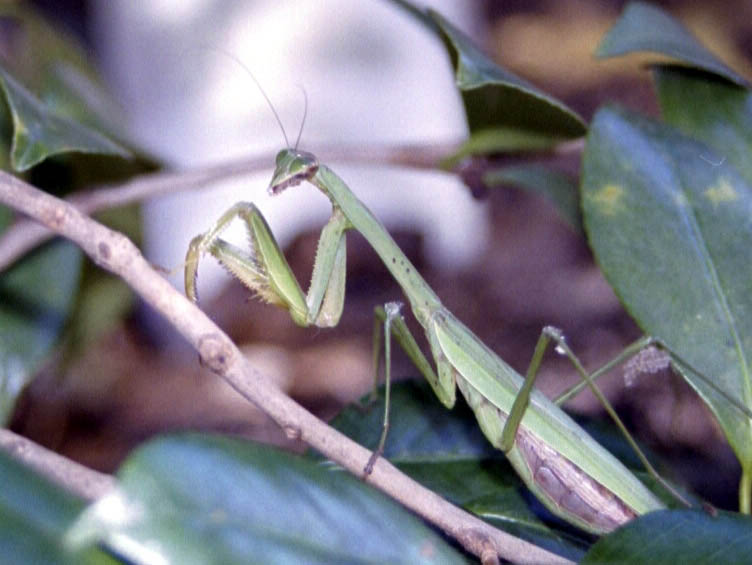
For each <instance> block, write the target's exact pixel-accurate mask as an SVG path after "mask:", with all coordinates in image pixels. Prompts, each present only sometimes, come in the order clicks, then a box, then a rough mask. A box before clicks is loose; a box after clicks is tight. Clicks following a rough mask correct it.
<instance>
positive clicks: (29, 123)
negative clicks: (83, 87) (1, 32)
mask: <svg viewBox="0 0 752 565" xmlns="http://www.w3.org/2000/svg"><path fill="white" fill-rule="evenodd" d="M0 88H2V90H3V93H4V94H5V98H6V101H7V103H8V108H9V109H10V112H11V115H12V117H13V144H12V148H11V166H12V168H13V170H15V171H19V172H20V171H25V170H27V169H29V168H31V167H33V166H34V165H36V164H38V163H40V162H42V161H44V160H45V159H46V158H48V157H50V156H51V155H56V154H60V153H67V152H71V151H76V152H81V153H97V154H103V155H117V156H120V157H126V158H127V157H130V156H131V154H130V152H129V151H128V150H127V149H126V148H125V147H123V146H122V145H120V144H119V143H116V142H114V141H112V140H111V139H109V138H108V137H106V136H105V135H104V134H101V133H99V132H98V131H95V130H93V129H91V128H88V127H86V126H84V125H82V124H80V123H78V122H75V121H73V120H71V119H68V118H67V117H65V116H62V115H59V114H57V113H55V112H54V111H53V110H51V109H50V108H49V107H48V106H47V105H46V104H45V103H44V102H42V101H41V100H39V99H38V98H37V97H36V96H34V94H32V93H31V92H29V91H28V90H27V89H26V88H25V87H24V86H23V85H21V83H19V82H18V81H16V80H15V79H14V78H13V77H12V76H11V75H10V73H8V72H7V71H6V70H5V69H4V68H2V67H0Z"/></svg>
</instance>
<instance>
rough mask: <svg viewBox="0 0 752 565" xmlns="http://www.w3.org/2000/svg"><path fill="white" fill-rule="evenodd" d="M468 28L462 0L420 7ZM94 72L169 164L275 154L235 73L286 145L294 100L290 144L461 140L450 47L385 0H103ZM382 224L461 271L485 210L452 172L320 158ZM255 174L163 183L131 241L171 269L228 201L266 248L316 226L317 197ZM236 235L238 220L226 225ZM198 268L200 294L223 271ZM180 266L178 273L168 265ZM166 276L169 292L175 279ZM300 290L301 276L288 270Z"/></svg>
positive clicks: (269, 129)
mask: <svg viewBox="0 0 752 565" xmlns="http://www.w3.org/2000/svg"><path fill="white" fill-rule="evenodd" d="M427 3H428V4H430V5H432V6H433V7H435V8H436V9H437V10H439V11H441V12H442V13H443V14H444V15H445V16H447V17H448V18H449V19H450V20H451V21H453V22H455V23H457V24H458V25H459V26H460V27H464V28H465V29H467V28H468V27H472V26H471V25H470V24H469V22H470V20H471V18H472V15H473V14H471V13H468V10H469V9H470V8H472V7H473V3H467V2H462V1H458V0H444V1H440V0H436V1H434V2H427ZM92 7H93V9H94V10H95V11H96V14H95V20H96V21H95V24H96V25H95V28H96V29H97V30H99V32H100V33H101V37H99V38H98V42H99V44H100V45H99V47H100V52H102V53H103V61H102V62H103V65H104V68H105V72H106V73H108V74H109V75H110V76H109V78H110V79H111V81H112V82H113V83H114V85H115V90H116V92H117V93H118V94H120V95H121V97H122V98H121V102H122V103H123V105H124V106H125V108H126V111H127V112H128V113H129V115H130V117H131V119H132V124H133V137H134V138H135V139H137V140H139V141H140V142H141V143H142V144H143V145H144V146H145V147H147V148H148V149H150V150H151V151H153V152H154V153H155V154H156V155H158V156H160V157H161V158H163V159H164V160H165V161H167V162H168V163H171V164H172V165H174V166H175V167H178V168H188V167H191V168H193V167H200V166H202V165H205V164H208V163H216V162H219V161H222V160H226V159H229V158H239V157H242V156H244V155H254V154H258V153H259V152H262V151H270V150H277V149H281V148H282V147H283V144H284V140H283V136H282V133H281V132H280V131H279V127H278V125H277V123H276V121H275V120H274V117H273V115H272V113H271V111H270V110H269V108H268V107H267V105H266V102H265V101H264V99H263V97H262V95H261V94H260V93H259V92H258V90H257V88H256V86H255V85H254V83H253V81H252V80H251V79H250V77H249V76H248V75H247V73H246V72H245V71H244V70H243V69H242V68H241V67H240V66H239V65H238V64H237V63H236V62H234V61H232V60H231V58H230V57H228V56H226V55H223V54H222V53H219V52H218V50H222V51H226V52H229V53H231V54H232V55H234V56H235V57H237V58H238V59H240V60H241V61H242V62H243V63H244V64H245V65H246V66H247V67H248V68H250V69H251V70H252V71H253V73H254V75H255V76H256V78H257V79H258V80H259V82H260V83H261V84H262V85H263V86H264V89H265V91H266V92H267V93H268V95H269V98H270V99H271V100H272V102H273V103H274V105H275V107H276V109H277V112H278V113H279V115H280V117H281V119H282V121H283V122H284V124H285V128H286V130H287V136H288V137H289V138H290V141H291V143H294V140H295V138H296V137H297V135H298V128H299V125H300V120H301V117H302V112H303V96H302V94H301V91H300V89H299V88H298V85H301V86H303V87H304V88H305V90H306V92H307V95H308V101H309V106H308V110H309V112H308V120H307V122H306V126H305V130H304V131H303V137H302V141H301V144H300V145H301V148H303V149H306V150H310V151H312V152H314V153H315V152H316V147H317V144H321V143H326V144H327V145H330V146H331V145H333V144H341V145H342V146H343V147H345V146H350V145H357V144H358V143H361V142H362V143H363V144H369V145H371V144H386V143H393V144H397V145H398V144H404V143H411V142H412V143H414V142H446V141H452V140H459V139H461V138H462V136H463V135H464V134H465V132H466V126H465V123H464V116H463V111H462V107H461V104H460V99H459V96H458V94H457V93H456V92H455V90H454V89H453V87H452V83H453V77H452V72H451V67H450V64H449V60H448V57H447V56H446V54H445V52H444V48H443V46H442V45H441V44H440V42H439V41H438V39H437V38H436V37H434V36H433V35H432V34H431V33H429V32H427V31H426V30H425V29H424V28H423V27H422V26H421V25H420V24H419V23H418V22H416V21H415V20H414V19H413V18H411V17H410V16H409V15H408V14H406V13H404V12H403V11H401V10H399V9H397V8H396V7H395V6H394V5H392V4H391V3H389V2H386V1H382V2H353V1H352V0H327V1H322V2H309V1H302V0H297V1H293V0H290V1H282V0H264V1H257V2H231V1H227V0H224V1H217V0H191V1H186V0H181V1H178V0H152V1H151V2H131V1H129V0H117V1H110V2H95V3H93V4H92ZM328 164H329V165H330V166H332V168H333V169H334V170H335V171H336V172H337V173H338V174H339V175H340V176H341V177H342V178H343V179H344V180H345V181H346V182H347V183H348V185H349V186H350V187H351V188H352V189H353V191H355V192H356V193H357V195H358V197H360V198H361V199H362V200H363V201H364V202H366V203H367V205H368V206H369V207H370V208H371V209H372V210H373V212H374V213H375V215H376V216H377V217H378V218H379V219H381V220H382V222H384V223H385V224H386V226H387V227H388V228H389V227H392V228H393V227H395V226H410V227H413V228H420V229H421V230H422V231H423V232H424V233H425V241H426V243H427V245H428V247H429V249H428V253H427V255H428V257H429V259H430V260H432V261H436V262H440V264H442V265H445V266H451V267H462V266H464V265H467V264H468V263H470V262H471V261H472V260H473V259H474V258H475V257H476V256H477V254H478V253H480V252H481V251H482V249H483V247H484V245H485V243H486V239H485V238H486V237H487V231H488V230H487V216H486V212H485V209H484V207H483V206H481V205H479V204H478V203H477V202H475V201H473V200H472V198H471V197H470V195H469V192H468V190H467V189H466V188H464V187H463V186H462V185H461V183H460V182H459V181H458V180H456V179H455V178H453V177H450V176H448V175H445V174H439V173H426V172H416V171H408V172H404V171H397V170H394V169H389V170H386V169H383V168H374V167H355V166H352V165H350V166H344V165H339V164H337V163H336V162H334V163H328ZM273 165H274V164H273V162H270V163H269V170H268V171H266V172H264V173H263V174H260V175H254V176H249V177H248V178H244V179H236V180H234V181H232V182H225V183H222V184H221V185H219V186H217V187H214V188H213V189H212V190H207V191H203V192H195V191H194V192H190V193H183V194H177V195H175V196H170V197H166V198H160V199H158V200H154V201H150V202H149V203H148V205H147V206H146V207H145V221H146V225H145V248H146V249H145V251H146V254H147V256H148V258H149V259H150V260H151V261H153V262H155V263H157V264H159V265H163V266H165V267H168V268H174V267H179V266H180V265H181V263H182V261H183V259H184V255H185V250H186V248H187V246H188V242H189V240H190V239H191V237H193V236H194V235H196V234H198V233H201V232H203V231H205V230H206V229H207V228H208V227H209V226H210V225H211V224H212V222H213V221H214V220H216V218H217V217H218V216H219V215H220V214H221V213H222V212H223V211H224V210H226V209H227V208H228V207H229V206H230V205H232V204H233V203H235V202H236V201H238V200H252V201H254V202H255V203H256V204H257V205H258V206H259V208H260V209H261V210H262V211H263V213H264V215H265V217H266V218H267V220H268V222H269V224H270V226H271V227H272V230H273V231H274V233H275V235H276V237H277V239H278V241H279V242H280V245H282V246H283V247H284V246H285V245H286V244H287V243H288V242H289V240H290V239H291V237H293V236H294V235H296V234H297V233H299V232H300V231H301V230H303V229H308V228H311V227H312V226H314V225H321V226H323V224H324V222H325V221H326V219H327V217H328V214H329V210H330V208H329V204H328V202H327V201H326V199H325V198H323V197H322V196H321V195H320V194H318V192H317V191H316V190H315V189H313V188H310V189H307V188H306V187H305V186H301V187H298V189H296V190H295V191H294V192H293V191H288V192H286V193H285V194H284V195H282V196H279V197H276V198H273V199H270V198H269V197H268V196H267V194H266V187H267V185H268V182H269V180H270V178H271V173H272V169H273ZM228 238H229V239H231V240H234V241H238V239H240V240H241V241H242V239H244V236H243V234H242V230H241V229H240V226H236V229H235V230H233V231H231V232H228ZM210 263H213V262H212V261H206V262H205V263H203V264H202V266H201V273H200V277H199V290H200V293H201V296H202V298H203V299H211V297H212V296H213V295H214V294H215V293H216V292H217V291H218V290H219V286H218V282H222V281H226V280H227V279H226V275H224V274H221V273H222V271H221V270H220V269H219V267H216V266H215V265H214V264H212V265H210ZM177 270H178V271H181V269H177ZM173 282H174V284H176V286H178V287H179V288H182V281H181V274H180V273H176V274H175V275H174V276H173ZM302 282H303V283H304V284H303V286H304V288H305V286H306V285H305V281H302Z"/></svg>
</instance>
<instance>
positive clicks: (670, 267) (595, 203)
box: [582, 108, 752, 469]
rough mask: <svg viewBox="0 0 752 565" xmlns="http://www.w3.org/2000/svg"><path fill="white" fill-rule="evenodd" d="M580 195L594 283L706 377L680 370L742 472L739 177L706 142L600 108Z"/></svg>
mask: <svg viewBox="0 0 752 565" xmlns="http://www.w3.org/2000/svg"><path fill="white" fill-rule="evenodd" d="M582 199H583V214H584V221H585V227H586V230H587V233H588V238H589V240H590V244H591V247H592V248H593V250H594V252H595V255H596V259H597V261H598V263H599V264H600V266H601V268H602V269H603V272H604V274H605V276H606V278H607V279H608V280H609V282H610V283H611V285H612V286H613V288H614V289H615V291H616V293H617V294H618V295H619V297H620V299H621V300H622V302H623V303H624V306H625V307H626V308H627V310H629V311H630V313H631V314H632V315H633V316H634V318H635V319H636V320H637V322H638V324H639V325H640V326H641V327H642V329H643V330H644V331H645V332H646V333H647V334H649V335H653V336H656V337H658V338H660V339H662V340H663V341H664V342H666V344H667V345H668V346H669V347H670V348H671V350H672V351H674V352H675V353H676V354H678V355H679V356H680V357H681V358H682V359H684V360H685V361H686V362H688V363H689V364H690V365H691V366H692V367H694V368H695V369H697V370H698V371H699V372H700V373H701V374H702V375H704V376H706V378H709V379H711V381H712V383H713V385H714V386H713V385H710V384H708V382H706V380H705V379H704V378H701V376H700V375H698V374H695V373H693V372H691V371H687V370H686V367H685V368H684V369H683V371H684V374H685V378H686V379H687V381H688V382H689V383H690V384H691V385H692V386H693V387H694V388H695V390H697V392H698V393H699V394H700V395H701V397H702V398H703V399H704V401H705V402H706V403H707V404H708V406H709V407H710V409H711V410H712V411H713V413H714V414H715V416H716V418H717V419H718V422H719V423H720V425H721V427H722V428H723V431H724V433H725V435H726V437H727V439H728V441H729V443H730V444H731V446H732V448H733V449H734V451H735V452H736V455H737V457H739V459H740V461H741V464H742V467H743V468H746V469H752V441H751V440H752V435H751V434H752V423H751V422H750V419H749V418H748V417H747V416H746V414H745V413H744V411H743V410H740V408H739V406H737V404H738V405H740V406H742V407H746V408H747V409H749V408H750V407H752V392H750V391H752V382H750V377H751V376H752V375H750V364H751V363H752V353H751V352H752V300H750V297H752V276H750V275H751V274H752V273H751V271H750V265H752V222H750V218H752V188H751V187H750V184H748V183H747V182H746V181H745V180H744V178H743V177H742V176H741V175H740V174H739V172H738V171H737V170H736V169H735V168H734V167H733V166H732V165H731V164H730V163H728V161H725V162H724V159H723V158H722V157H721V156H720V155H719V154H718V153H716V152H715V151H713V149H711V148H710V147H708V146H707V145H704V144H702V143H700V142H697V141H694V140H692V139H689V138H687V137H684V136H683V135H681V134H680V133H679V132H677V131H676V130H674V129H673V128H671V127H670V126H667V125H664V124H660V123H658V122H654V121H652V120H649V119H647V118H643V117H640V116H638V115H635V114H632V113H629V112H626V111H624V110H619V109H614V108H605V109H602V110H600V111H599V112H598V113H597V114H596V117H595V119H594V121H593V124H592V126H591V129H590V132H589V134H588V140H587V145H586V151H585V156H584V165H583V181H582ZM680 368H681V367H680ZM716 387H717V388H716ZM717 389H720V390H721V391H722V392H723V393H724V394H721V393H719V392H718V390H717ZM729 398H730V399H732V400H733V402H732V401H730V400H729Z"/></svg>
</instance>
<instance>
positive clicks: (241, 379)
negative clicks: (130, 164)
mask: <svg viewBox="0 0 752 565" xmlns="http://www.w3.org/2000/svg"><path fill="white" fill-rule="evenodd" d="M0 203H3V204H6V205H8V206H10V207H11V208H13V209H15V210H17V211H19V212H22V213H24V214H26V215H28V216H31V217H32V218H34V219H36V220H37V221H39V222H41V223H43V224H44V225H45V226H47V227H48V228H49V229H51V230H53V231H54V232H55V233H58V234H60V235H62V236H64V237H66V238H68V239H70V240H72V241H73V242H75V243H76V244H78V245H79V246H80V247H81V249H83V250H84V252H86V253H87V255H89V257H90V258H91V259H92V260H93V261H94V262H95V263H96V264H97V265H99V266H100V267H102V268H103V269H106V270H108V271H110V272H112V273H114V274H116V275H118V276H120V277H121V278H122V279H123V280H124V281H126V282H127V283H128V284H129V285H130V286H131V287H132V288H133V290H134V291H136V292H137V293H138V294H139V295H140V296H141V298H142V299H143V300H144V301H146V302H147V303H148V304H150V305H151V306H152V307H153V308H154V309H155V310H156V311H157V312H159V313H160V314H161V315H162V316H164V317H165V319H167V320H168V321H169V322H170V324H172V326H174V327H175V329H176V330H177V331H178V332H180V334H181V335H182V336H183V337H185V339H186V340H187V341H188V342H189V343H190V344H191V345H192V346H193V347H194V348H195V349H196V350H197V351H198V353H199V356H200V358H201V360H202V361H203V363H204V364H205V365H206V366H207V367H209V368H210V369H212V370H213V371H214V372H215V373H216V374H217V375H219V376H220V377H221V378H223V379H224V380H225V381H226V382H227V383H228V384H229V385H230V386H231V387H233V388H234V389H235V390H236V391H237V392H238V393H240V394H241V395H242V396H243V397H244V398H245V399H247V400H249V401H250V402H252V403H254V404H255V405H256V406H258V407H259V408H261V409H262V410H263V411H264V412H265V413H266V414H267V415H269V416H270V417H271V418H272V419H273V420H274V421H275V422H276V423H277V424H278V425H279V426H280V427H281V428H282V429H283V430H284V431H285V433H286V434H287V435H288V436H290V437H296V438H300V439H302V440H303V441H305V442H306V443H307V444H308V445H310V446H311V447H313V448H314V449H316V450H318V451H319V452H321V453H323V454H324V455H325V456H326V457H328V458H329V459H331V460H332V461H334V462H336V463H338V464H339V465H341V466H342V467H344V468H345V469H347V470H348V471H350V472H351V473H353V474H354V475H356V476H362V474H363V468H364V467H365V465H366V463H367V462H368V459H369V455H370V453H369V451H368V450H367V449H365V448H363V447H361V446H360V445H358V444H357V443H355V442H353V441H352V440H350V439H349V438H348V437H346V436H344V435H342V434H341V433H339V432H338V431H336V430H334V429H333V428H331V427H329V426H328V425H326V424H325V423H324V422H322V421H321V420H319V419H318V418H316V417H315V416H314V415H313V414H311V413H310V412H308V411H307V410H305V409H304V408H303V407H301V406H300V405H298V404H297V403H296V402H294V401H293V400H292V399H291V398H289V397H288V396H286V395H285V394H284V393H283V392H281V391H280V390H279V389H278V388H277V387H276V386H275V385H274V384H273V383H272V381H271V380H269V379H267V378H265V377H264V376H263V375H261V374H260V373H259V372H258V371H256V370H255V369H254V368H253V367H252V366H251V365H250V364H249V363H248V361H247V360H246V358H245V357H244V356H243V355H242V354H241V353H240V351H238V349H237V347H236V346H235V345H234V344H233V343H232V341H231V340H230V339H229V338H228V337H227V336H226V335H225V334H224V332H222V330H220V329H219V328H218V327H217V326H216V325H215V324H214V323H213V322H212V321H211V320H210V319H209V318H208V317H207V316H206V315H205V314H204V313H203V312H202V311H201V310H200V309H199V308H198V307H197V306H196V305H195V304H193V303H192V302H190V301H189V300H188V299H186V298H185V297H184V296H183V295H182V294H181V293H179V292H178V291H177V290H175V289H174V288H173V287H172V286H171V285H170V284H169V283H168V282H167V281H166V280H165V279H164V278H162V277H161V276H160V275H159V274H158V273H157V272H156V271H154V269H152V267H151V266H150V265H149V263H148V262H147V261H146V260H145V259H144V257H143V256H142V255H141V253H140V251H139V250H138V248H136V246H135V245H133V243H132V242H131V241H130V240H129V239H128V238H126V237H125V236H124V235H123V234H121V233H118V232H115V231H112V230H110V229H109V228H107V227H105V226H103V225H102V224H99V223H98V222H96V221H94V220H92V219H91V218H89V217H88V216H86V215H84V214H82V213H81V212H80V211H79V210H78V209H76V208H75V207H74V206H72V205H71V204H69V203H67V202H65V201H63V200H60V199H58V198H55V197H53V196H50V195H49V194H46V193H44V192H42V191H40V190H38V189H36V188H34V187H33V186H31V185H29V184H26V183H25V182H23V181H21V180H19V179H17V178H15V177H13V176H11V175H9V174H7V173H4V172H0ZM365 480H366V482H368V483H370V484H372V485H373V486H375V487H376V488H378V489H380V490H382V491H383V492H385V493H386V494H388V495H389V496H391V497H392V498H394V499H396V500H398V501H399V502H400V503H401V504H403V505H404V506H406V507H407V508H409V509H411V510H412V511H414V512H416V513H417V514H419V515H420V516H422V517H423V518H425V519H426V520H428V521H429V522H431V523H433V524H435V525H436V526H437V527H439V528H441V529H442V530H444V531H445V532H446V533H447V534H448V535H449V536H451V537H453V538H454V539H456V540H457V541H458V542H459V543H461V544H462V545H463V546H464V547H465V548H466V549H467V550H468V551H469V552H471V553H473V554H474V555H477V556H479V557H480V558H482V559H483V560H484V562H493V561H494V560H495V559H494V558H495V556H496V555H500V556H502V557H503V558H505V559H509V560H511V561H516V562H534V563H543V562H551V563H554V562H555V563H568V561H567V560H565V559H563V558H561V557H559V556H557V555H554V554H552V553H550V552H548V551H545V550H543V549H541V548H539V547H537V546H535V545H532V544H530V543H528V542H525V541H523V540H520V539H518V538H515V537H514V536H511V535H509V534H507V533H505V532H501V531H499V530H497V529H495V528H493V527H491V526H490V525H489V524H486V523H485V522H483V521H482V520H480V519H478V518H476V517H475V516H472V515H470V514H468V513H467V512H465V511H463V510H461V509H459V508H457V507H456V506H453V505H452V504H450V503H448V502H447V501H445V500H444V499H442V498H441V497H439V496H438V495H437V494H435V493H434V492H432V491H430V490H428V489H426V488H424V487H422V486H421V485H420V484H419V483H416V482H415V481H413V480H412V479H410V478H409V477H407V476H406V475H404V474H403V473H401V472H400V471H399V470H397V468H395V467H394V466H393V465H391V464H390V463H389V462H388V461H386V460H384V459H379V461H377V462H376V464H375V465H374V468H373V472H372V473H371V474H370V475H369V476H368V477H367V478H366V479H365Z"/></svg>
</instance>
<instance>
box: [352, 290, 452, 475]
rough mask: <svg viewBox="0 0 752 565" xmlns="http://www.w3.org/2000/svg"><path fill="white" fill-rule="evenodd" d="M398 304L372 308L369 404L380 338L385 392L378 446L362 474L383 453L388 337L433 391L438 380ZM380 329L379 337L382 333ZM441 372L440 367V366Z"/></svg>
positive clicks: (386, 422)
mask: <svg viewBox="0 0 752 565" xmlns="http://www.w3.org/2000/svg"><path fill="white" fill-rule="evenodd" d="M401 307H402V304H401V303H399V302H387V303H386V304H384V306H383V307H382V306H377V307H376V308H375V309H374V332H373V352H374V353H373V366H374V382H373V390H372V392H371V398H370V401H371V402H372V401H373V400H375V398H376V397H377V395H378V392H377V386H378V372H379V371H378V369H379V359H380V356H381V355H380V353H381V339H382V335H383V339H384V380H385V393H384V396H385V398H384V420H383V422H384V423H383V426H382V433H381V437H380V438H379V444H378V446H377V448H376V450H375V451H374V452H373V454H372V455H371V458H370V459H369V460H368V464H367V465H366V467H365V469H364V472H365V474H366V475H367V474H369V473H370V472H371V470H372V469H373V465H374V463H375V462H376V460H377V459H378V458H379V456H380V455H381V454H382V453H383V451H384V445H385V444H386V437H387V434H388V431H389V389H390V386H391V338H392V337H394V338H395V339H396V340H397V343H398V344H399V345H400V347H401V348H402V350H403V351H404V352H405V353H406V354H407V356H408V357H409V358H410V360H411V361H412V362H413V364H414V365H415V366H416V367H417V368H418V370H419V371H420V372H421V374H422V375H423V376H424V377H425V378H426V380H427V381H428V382H429V383H430V384H431V386H432V387H433V388H434V390H436V389H437V388H438V387H439V386H440V385H439V377H438V375H437V374H436V371H434V369H433V367H432V366H431V363H430V361H429V360H428V359H427V358H426V356H425V355H424V354H423V352H422V351H421V349H420V346H419V345H418V342H417V341H416V340H415V337H414V336H413V334H412V332H410V329H409V328H408V327H407V324H406V323H405V319H404V318H403V317H402V315H401V314H400V309H401ZM382 326H383V334H382ZM444 364H446V365H447V367H446V368H445V369H446V370H451V369H450V368H449V367H448V362H446V361H444ZM440 369H441V365H440Z"/></svg>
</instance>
